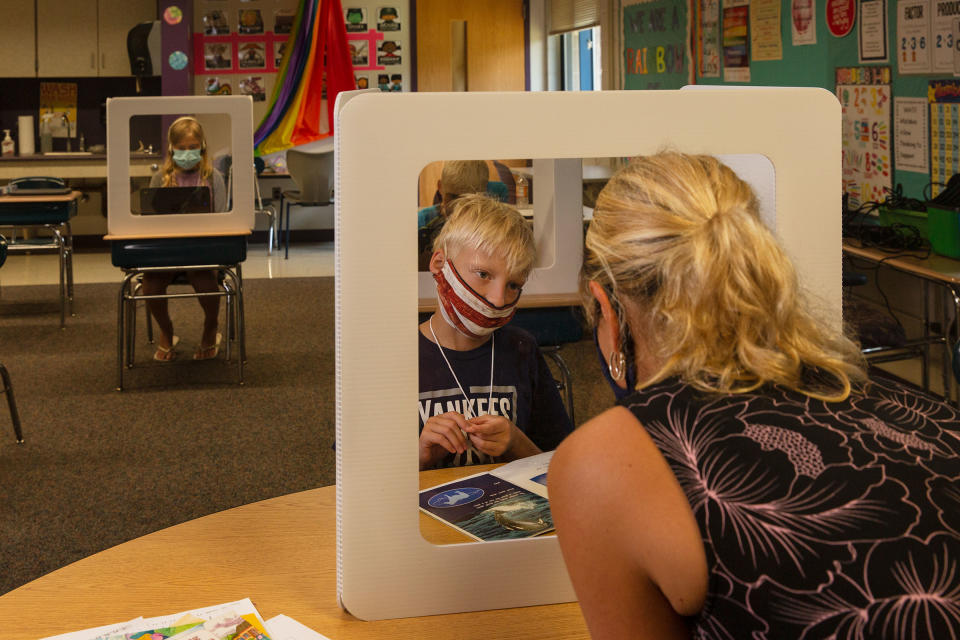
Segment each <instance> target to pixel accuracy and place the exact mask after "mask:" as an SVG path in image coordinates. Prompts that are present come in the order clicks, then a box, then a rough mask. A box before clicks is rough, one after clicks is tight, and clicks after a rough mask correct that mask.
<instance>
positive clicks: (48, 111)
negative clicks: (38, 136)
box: [37, 82, 77, 138]
mask: <svg viewBox="0 0 960 640" xmlns="http://www.w3.org/2000/svg"><path fill="white" fill-rule="evenodd" d="M63 116H66V119H67V122H64V119H63ZM37 122H40V123H44V126H46V127H47V128H48V130H49V131H50V134H51V135H52V136H53V137H54V138H66V137H68V134H69V137H71V138H73V137H76V135H77V83H76V82H41V83H40V113H39V118H38V120H37ZM68 123H69V124H68Z"/></svg>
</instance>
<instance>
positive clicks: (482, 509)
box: [420, 451, 553, 541]
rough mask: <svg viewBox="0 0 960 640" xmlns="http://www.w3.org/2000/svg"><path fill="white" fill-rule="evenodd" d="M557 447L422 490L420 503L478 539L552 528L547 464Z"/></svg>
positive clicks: (526, 534) (429, 512)
mask: <svg viewBox="0 0 960 640" xmlns="http://www.w3.org/2000/svg"><path fill="white" fill-rule="evenodd" d="M551 457H553V452H552V451H548V452H546V453H541V454H539V455H535V456H531V457H529V458H522V459H520V460H515V461H513V462H511V463H509V464H505V465H503V466H501V467H497V468H496V469H493V470H492V471H487V472H484V473H477V474H474V475H472V476H467V477H466V478H461V479H459V480H455V481H453V482H447V483H445V484H441V485H437V486H435V487H431V488H429V489H424V490H423V491H421V492H420V509H421V510H422V511H423V512H424V513H426V514H427V515H429V516H432V517H434V518H436V519H437V520H440V521H441V522H444V523H446V524H448V525H450V526H451V527H453V528H455V529H457V530H458V531H461V532H462V533H464V534H466V535H468V536H470V537H471V538H474V539H475V540H481V541H488V540H509V539H512V538H527V537H530V536H537V535H540V534H542V533H547V532H549V531H553V517H552V516H551V515H550V503H549V501H548V500H547V467H548V466H549V465H550V458H551Z"/></svg>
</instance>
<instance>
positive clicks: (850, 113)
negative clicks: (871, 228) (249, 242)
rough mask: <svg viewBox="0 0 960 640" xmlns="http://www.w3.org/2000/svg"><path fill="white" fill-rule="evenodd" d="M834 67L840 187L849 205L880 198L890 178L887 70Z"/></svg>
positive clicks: (884, 192) (888, 186)
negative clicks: (838, 114)
mask: <svg viewBox="0 0 960 640" xmlns="http://www.w3.org/2000/svg"><path fill="white" fill-rule="evenodd" d="M882 69H884V68H883V67H873V68H871V73H858V71H859V70H858V69H856V68H854V69H837V97H838V98H839V99H840V104H841V106H842V107H843V135H842V149H843V191H844V193H846V194H848V195H849V196H850V204H851V206H859V205H860V204H861V203H863V202H881V201H883V200H884V199H885V198H886V195H887V190H888V189H890V187H891V185H892V182H893V171H892V163H891V155H890V150H891V145H890V132H891V126H890V108H891V107H890V98H891V90H890V81H889V67H886V68H885V69H887V70H888V72H887V74H884V73H875V72H876V71H880V70H882Z"/></svg>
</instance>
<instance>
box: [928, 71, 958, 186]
mask: <svg viewBox="0 0 960 640" xmlns="http://www.w3.org/2000/svg"><path fill="white" fill-rule="evenodd" d="M927 97H928V98H929V101H930V182H931V183H932V187H931V195H932V196H933V197H936V196H937V194H938V193H940V192H941V191H942V190H943V188H944V186H946V184H947V180H949V179H950V178H951V177H953V175H954V174H956V173H960V148H958V146H960V143H958V133H960V80H931V81H930V86H929V90H928V91H927Z"/></svg>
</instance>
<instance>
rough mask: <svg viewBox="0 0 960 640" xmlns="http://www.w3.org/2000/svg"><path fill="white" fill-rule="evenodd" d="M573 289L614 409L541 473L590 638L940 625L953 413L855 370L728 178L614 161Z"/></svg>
mask: <svg viewBox="0 0 960 640" xmlns="http://www.w3.org/2000/svg"><path fill="white" fill-rule="evenodd" d="M838 241H839V239H838ZM581 282H582V290H583V293H584V305H585V308H586V311H587V315H588V317H589V319H590V321H591V323H592V324H593V325H594V326H595V331H596V333H595V335H596V340H597V345H598V351H599V356H600V363H601V368H602V370H603V373H604V375H605V376H606V378H607V380H608V382H610V384H611V386H612V387H613V389H614V391H615V393H616V395H617V397H618V406H616V407H615V408H613V409H610V410H608V411H606V412H604V413H602V414H600V415H599V416H597V417H596V418H594V419H592V420H590V421H589V422H587V423H586V424H584V425H583V426H582V427H580V428H579V429H577V430H576V431H575V432H574V433H573V434H572V435H571V436H570V437H569V438H567V439H566V440H565V441H564V442H563V444H561V445H560V447H559V448H558V449H557V452H556V454H555V456H554V458H553V460H552V463H551V465H550V471H549V475H548V478H549V491H550V503H551V509H552V511H553V515H554V520H555V523H556V527H557V535H558V536H559V540H560V546H561V549H562V551H563V555H564V559H565V561H566V563H567V568H568V570H569V573H570V577H571V579H572V580H573V584H574V587H575V589H576V592H577V596H578V598H579V600H580V604H581V607H582V609H583V612H584V615H585V617H586V620H587V624H588V626H589V628H590V631H591V633H592V635H593V636H594V637H596V638H627V637H629V638H657V639H664V638H668V639H669V638H690V637H693V638H754V639H757V638H771V639H773V638H799V637H805V638H814V637H818V638H819V637H824V638H826V637H832V638H918V639H919V638H940V637H951V635H952V634H953V633H954V631H955V630H956V629H958V628H960V581H958V579H957V576H958V575H960V516H958V514H960V500H958V498H957V495H958V494H957V490H956V479H957V478H958V477H960V427H958V422H957V414H956V412H955V411H954V410H953V409H952V408H951V407H949V406H947V405H946V404H943V403H942V402H939V401H937V400H935V399H933V398H930V397H928V396H926V395H924V394H922V393H920V392H917V391H913V390H911V389H908V388H905V387H903V386H900V385H898V384H896V383H893V382H890V381H886V380H883V379H879V378H878V379H874V380H872V381H869V382H868V381H867V379H866V376H865V374H864V369H863V362H862V358H861V356H860V352H859V350H858V348H857V346H856V345H855V344H854V343H853V342H852V341H850V340H848V339H847V338H846V337H844V336H843V335H842V333H840V332H839V331H838V330H837V329H836V328H834V327H833V325H832V324H830V323H829V322H824V321H823V320H821V319H820V317H818V315H817V314H816V313H815V312H814V311H812V308H813V306H812V304H811V301H810V300H809V299H808V298H807V296H806V295H805V294H804V292H803V291H802V288H801V287H800V285H799V284H798V281H797V276H796V273H795V270H794V267H793V266H792V264H791V263H790V260H789V259H788V258H787V256H786V255H785V253H784V251H783V250H782V248H781V247H780V246H779V245H778V244H777V242H776V240H775V238H774V237H773V235H772V234H771V233H770V231H769V230H768V229H766V228H765V226H764V224H763V222H762V221H761V219H760V216H759V212H758V208H757V202H756V198H755V196H754V194H753V192H752V191H751V189H750V187H749V186H748V185H747V184H746V183H744V182H743V181H742V180H741V179H740V178H738V177H737V176H736V174H735V173H734V172H733V171H732V170H730V169H729V168H728V167H726V166H725V165H723V164H722V163H720V162H719V161H718V160H716V159H715V158H713V157H710V156H693V155H684V154H680V153H673V152H664V153H660V154H657V155H654V156H650V157H643V158H638V159H636V160H635V161H634V162H632V163H631V164H630V165H629V166H628V167H626V168H625V169H622V170H621V171H619V172H618V173H617V174H616V175H614V176H613V178H612V179H611V180H610V182H609V184H608V185H607V186H606V187H605V188H604V189H603V191H602V192H601V194H600V196H599V197H598V199H597V205H596V209H595V211H594V218H593V221H592V223H591V225H590V229H589V231H588V233H587V238H586V253H585V256H584V264H583V269H582V273H581Z"/></svg>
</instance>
